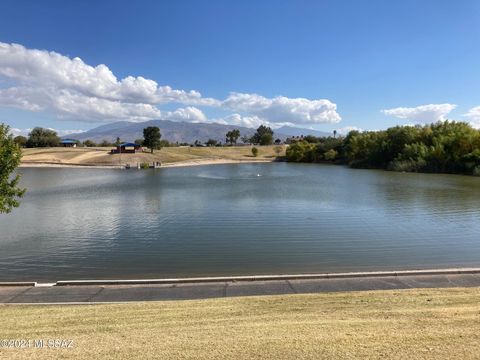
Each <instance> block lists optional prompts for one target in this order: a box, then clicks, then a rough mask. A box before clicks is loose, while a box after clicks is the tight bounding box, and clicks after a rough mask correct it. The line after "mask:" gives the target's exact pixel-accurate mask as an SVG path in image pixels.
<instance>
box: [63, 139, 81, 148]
mask: <svg viewBox="0 0 480 360" xmlns="http://www.w3.org/2000/svg"><path fill="white" fill-rule="evenodd" d="M60 145H61V146H63V147H77V140H74V139H63V140H60Z"/></svg>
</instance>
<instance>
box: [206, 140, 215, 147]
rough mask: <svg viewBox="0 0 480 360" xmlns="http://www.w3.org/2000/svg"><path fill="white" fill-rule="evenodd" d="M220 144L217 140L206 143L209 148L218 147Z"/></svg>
mask: <svg viewBox="0 0 480 360" xmlns="http://www.w3.org/2000/svg"><path fill="white" fill-rule="evenodd" d="M217 143H218V141H217V140H214V139H208V141H207V142H206V143H205V144H206V145H207V146H216V145H217Z"/></svg>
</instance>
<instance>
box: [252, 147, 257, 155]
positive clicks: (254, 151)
mask: <svg viewBox="0 0 480 360" xmlns="http://www.w3.org/2000/svg"><path fill="white" fill-rule="evenodd" d="M252 155H253V156H254V157H257V156H258V149H257V148H256V147H253V148H252Z"/></svg>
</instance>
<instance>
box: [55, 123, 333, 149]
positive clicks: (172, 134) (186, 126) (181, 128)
mask: <svg viewBox="0 0 480 360" xmlns="http://www.w3.org/2000/svg"><path fill="white" fill-rule="evenodd" d="M148 126H158V127H159V128H160V132H161V134H162V140H168V141H170V142H179V143H189V144H191V143H194V142H195V141H196V140H198V141H200V142H206V141H207V140H208V139H214V140H217V141H222V142H224V141H225V134H226V133H227V132H228V131H230V130H233V129H239V130H240V134H241V136H244V135H246V136H248V137H250V136H252V135H253V134H254V133H255V131H256V129H252V128H247V127H242V126H235V125H223V124H216V123H189V122H179V121H170V120H150V121H145V122H128V121H118V122H114V123H110V124H107V125H101V126H99V127H96V128H94V129H91V130H88V131H85V132H82V133H77V134H70V135H68V136H64V137H63V138H71V139H76V140H80V141H85V140H87V139H89V140H92V141H95V142H101V141H102V140H107V141H109V142H114V141H115V140H116V138H117V137H119V138H120V139H121V140H122V141H134V140H136V139H142V138H143V129H144V128H146V127H148ZM300 135H314V136H329V135H330V134H329V133H327V132H322V131H317V130H310V129H303V128H296V127H290V126H283V127H281V128H279V129H275V130H274V138H275V139H277V138H278V139H280V140H282V141H283V140H285V139H286V138H287V137H290V136H300Z"/></svg>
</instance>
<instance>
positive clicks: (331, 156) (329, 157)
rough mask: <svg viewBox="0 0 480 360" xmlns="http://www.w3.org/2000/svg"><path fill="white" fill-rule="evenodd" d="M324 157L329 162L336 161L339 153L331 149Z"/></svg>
mask: <svg viewBox="0 0 480 360" xmlns="http://www.w3.org/2000/svg"><path fill="white" fill-rule="evenodd" d="M323 156H324V158H325V160H327V161H334V160H335V159H336V158H337V156H338V152H336V151H335V150H333V149H330V150H328V151H327V152H326V153H325V154H323Z"/></svg>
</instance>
